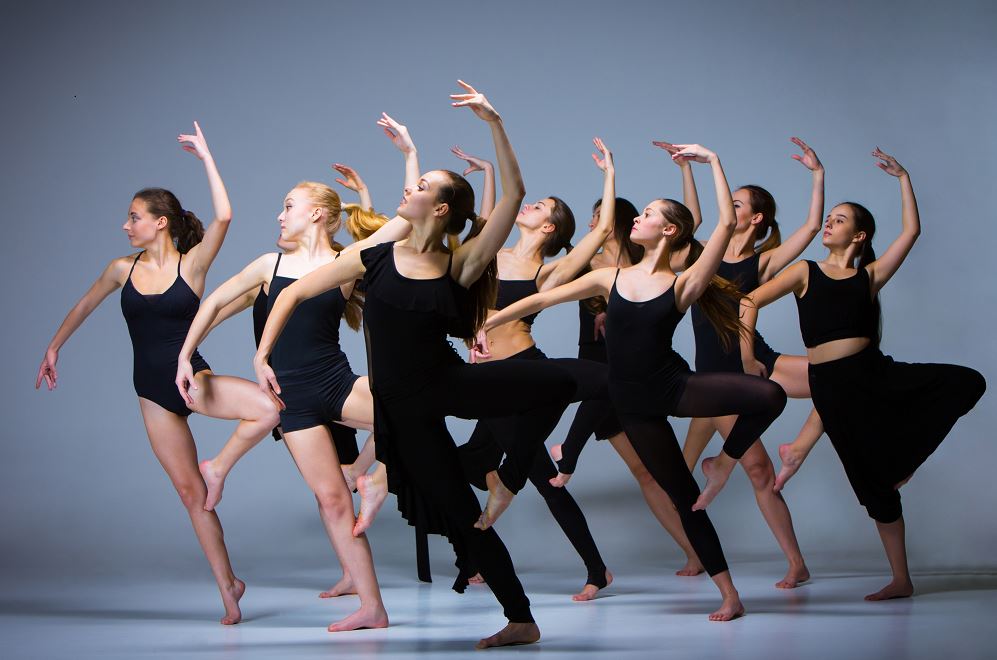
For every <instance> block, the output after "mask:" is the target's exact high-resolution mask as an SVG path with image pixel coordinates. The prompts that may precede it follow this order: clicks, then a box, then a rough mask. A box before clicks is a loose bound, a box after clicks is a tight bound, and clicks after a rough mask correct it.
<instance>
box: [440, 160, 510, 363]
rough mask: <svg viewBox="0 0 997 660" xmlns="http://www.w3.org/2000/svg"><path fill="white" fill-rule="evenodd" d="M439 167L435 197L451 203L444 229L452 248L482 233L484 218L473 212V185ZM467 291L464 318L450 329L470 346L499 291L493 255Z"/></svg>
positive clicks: (463, 311)
mask: <svg viewBox="0 0 997 660" xmlns="http://www.w3.org/2000/svg"><path fill="white" fill-rule="evenodd" d="M440 171H441V172H442V173H443V174H445V175H446V177H445V181H444V182H443V184H442V185H440V187H439V190H438V191H437V193H436V201H437V202H439V203H443V204H446V205H447V206H448V207H450V212H449V214H448V215H447V220H446V226H445V228H444V231H445V232H446V234H447V242H448V244H449V247H450V251H451V252H453V251H454V250H456V249H457V248H458V247H459V246H460V245H461V243H466V242H467V241H469V240H471V239H472V238H474V237H475V236H477V235H478V234H479V233H481V230H482V229H483V228H484V226H485V219H484V218H482V217H480V216H479V215H478V214H477V213H475V212H474V188H472V187H471V184H469V183H468V182H467V179H465V178H464V177H462V176H461V175H459V174H457V173H456V172H451V171H450V170H440ZM468 222H470V223H471V229H470V231H468V232H467V235H466V236H464V238H463V240H461V239H460V232H461V231H463V230H464V225H465V224H467V223H468ZM467 292H468V298H469V299H468V300H467V301H466V303H465V305H463V306H462V307H463V309H461V312H462V315H463V316H464V317H466V318H462V319H461V320H462V322H461V324H460V326H459V327H457V328H454V329H453V333H454V336H456V337H460V338H461V339H463V340H464V342H465V343H467V344H468V345H469V346H470V345H471V343H473V342H474V337H475V335H476V334H477V333H478V330H479V329H480V328H481V326H482V325H484V323H485V319H486V318H487V317H488V310H489V309H493V308H494V307H495V295H496V293H497V292H498V263H497V262H496V260H495V259H494V258H493V259H492V260H491V261H490V262H489V263H488V266H487V267H486V268H485V270H484V272H483V273H481V277H479V278H478V279H477V280H476V281H475V282H474V284H472V285H471V286H470V287H468V289H467Z"/></svg>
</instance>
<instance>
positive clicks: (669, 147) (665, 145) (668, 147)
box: [651, 140, 689, 167]
mask: <svg viewBox="0 0 997 660" xmlns="http://www.w3.org/2000/svg"><path fill="white" fill-rule="evenodd" d="M651 144H653V145H654V146H656V147H658V148H659V149H664V150H665V151H667V152H668V155H669V156H675V154H677V153H678V152H679V148H678V147H677V146H675V145H674V144H672V143H671V142H665V141H664V140H651ZM672 162H673V163H675V164H676V165H678V166H679V167H686V166H687V165H688V164H689V161H688V160H686V159H685V158H679V159H676V158H672Z"/></svg>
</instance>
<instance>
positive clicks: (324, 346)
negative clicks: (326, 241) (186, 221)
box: [267, 254, 359, 464]
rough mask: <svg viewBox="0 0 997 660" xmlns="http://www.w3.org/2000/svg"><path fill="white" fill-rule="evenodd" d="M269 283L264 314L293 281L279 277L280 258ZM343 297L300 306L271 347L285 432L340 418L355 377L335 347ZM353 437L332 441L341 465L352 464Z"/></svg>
mask: <svg viewBox="0 0 997 660" xmlns="http://www.w3.org/2000/svg"><path fill="white" fill-rule="evenodd" d="M281 256H282V255H279V254H278V255H277V263H276V264H274V271H273V272H274V274H273V277H272V278H271V279H270V292H269V295H268V301H267V307H268V311H269V310H270V309H273V306H274V303H275V302H276V301H277V296H279V295H280V292H281V291H283V290H284V289H285V288H286V287H288V286H290V285H291V284H293V283H294V282H295V281H296V280H295V279H294V278H291V277H284V276H283V275H278V274H277V270H278V269H279V268H280V259H281ZM345 309H346V298H345V297H344V296H343V292H342V290H341V289H340V288H339V287H336V288H335V289H331V290H329V291H326V292H325V293H322V294H319V295H318V296H315V297H314V298H309V299H308V300H305V301H303V302H302V303H301V304H300V305H298V307H297V308H296V309H295V310H294V313H293V314H292V315H291V318H290V319H288V321H287V325H286V326H285V327H284V331H283V332H282V333H281V335H280V337H279V338H278V339H277V342H276V343H275V344H274V347H273V352H272V353H271V354H270V364H271V365H272V366H273V369H274V373H275V374H276V376H277V382H278V383H280V387H281V399H282V400H283V401H284V404H285V405H286V408H285V409H284V410H281V411H280V425H281V428H282V429H283V431H284V433H291V432H293V431H300V430H302V429H308V428H312V427H315V426H327V427H330V430H331V425H332V424H334V423H335V422H337V421H340V420H341V419H342V418H343V404H344V403H345V401H346V399H347V398H348V397H349V395H350V392H351V391H352V390H353V384H354V383H355V382H356V381H357V379H358V378H359V376H357V375H356V374H354V373H353V370H352V369H350V363H349V360H348V359H347V358H346V354H345V353H343V350H342V349H341V348H340V346H339V322H340V319H341V318H342V316H343V312H344V310H345ZM350 435H351V438H349V439H347V438H344V437H336V450H337V452H338V453H339V461H340V462H341V463H344V464H345V463H352V462H353V461H355V460H356V458H357V455H358V451H357V444H356V433H355V432H354V433H352V434H350Z"/></svg>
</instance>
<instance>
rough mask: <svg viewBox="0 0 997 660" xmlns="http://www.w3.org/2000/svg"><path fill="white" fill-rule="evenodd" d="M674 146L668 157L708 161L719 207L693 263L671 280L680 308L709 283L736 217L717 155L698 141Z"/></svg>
mask: <svg viewBox="0 0 997 660" xmlns="http://www.w3.org/2000/svg"><path fill="white" fill-rule="evenodd" d="M674 146H676V147H678V149H679V150H678V151H677V152H676V153H675V154H673V155H672V158H674V159H676V160H677V159H680V158H682V159H686V160H689V161H696V162H697V163H709V164H710V168H711V169H712V170H713V185H714V188H715V189H716V195H717V208H719V209H720V217H719V219H718V220H717V227H716V229H714V230H713V234H712V235H711V236H710V240H709V241H707V243H706V246H705V247H704V248H703V253H702V254H701V255H700V256H699V259H697V260H696V263H694V264H693V265H691V266H689V267H688V268H686V269H685V271H684V272H683V273H682V274H681V275H679V277H678V279H677V280H676V281H675V305H676V307H678V309H680V310H682V311H684V310H686V309H688V308H689V306H690V305H692V303H694V302H696V300H698V299H699V297H700V296H701V295H703V292H704V291H706V287H708V286H709V285H710V280H711V279H713V276H714V275H716V273H717V269H718V268H720V262H721V261H722V260H723V256H724V252H725V251H726V250H727V244H728V243H729V242H730V237H731V236H733V235H734V226H735V225H736V224H737V218H736V216H735V215H734V200H732V199H731V196H730V187H729V186H728V185H727V177H726V175H725V174H724V170H723V166H722V165H720V159H719V158H718V157H717V155H716V154H715V153H713V152H712V151H710V150H709V149H706V148H705V147H702V146H700V145H698V144H676V145H674Z"/></svg>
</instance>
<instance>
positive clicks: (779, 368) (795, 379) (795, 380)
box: [769, 355, 810, 399]
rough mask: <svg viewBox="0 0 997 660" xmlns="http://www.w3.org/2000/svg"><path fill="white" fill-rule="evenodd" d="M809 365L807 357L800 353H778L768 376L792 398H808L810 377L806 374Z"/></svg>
mask: <svg viewBox="0 0 997 660" xmlns="http://www.w3.org/2000/svg"><path fill="white" fill-rule="evenodd" d="M809 366H810V363H809V362H808V361H807V358H805V357H803V356H802V355H780V356H779V358H778V359H777V360H776V361H775V369H773V370H772V373H771V374H769V378H771V379H772V380H774V381H775V382H777V383H779V385H781V386H782V389H784V390H786V396H788V397H790V398H792V399H809V398H810V379H809V376H808V374H807V370H808V368H809Z"/></svg>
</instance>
